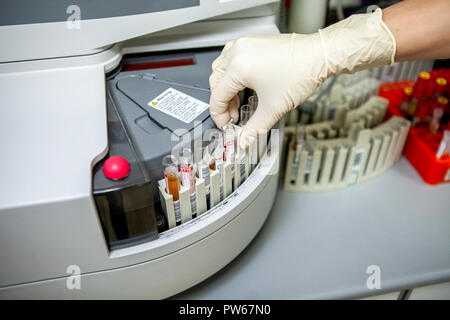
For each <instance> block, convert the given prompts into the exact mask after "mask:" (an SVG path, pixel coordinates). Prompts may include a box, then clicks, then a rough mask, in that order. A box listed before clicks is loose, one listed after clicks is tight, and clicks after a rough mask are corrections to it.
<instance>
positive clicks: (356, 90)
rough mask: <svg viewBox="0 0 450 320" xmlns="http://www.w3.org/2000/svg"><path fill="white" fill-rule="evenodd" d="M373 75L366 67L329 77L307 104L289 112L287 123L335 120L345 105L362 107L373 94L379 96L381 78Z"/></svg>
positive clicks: (291, 124)
mask: <svg viewBox="0 0 450 320" xmlns="http://www.w3.org/2000/svg"><path fill="white" fill-rule="evenodd" d="M370 74H371V73H370V71H368V70H363V71H360V72H357V73H355V74H352V75H349V74H342V75H339V76H336V77H335V80H334V81H330V79H327V80H326V81H325V82H324V83H323V84H322V85H321V86H319V88H318V89H317V90H316V92H315V93H314V94H313V95H312V96H311V97H310V98H309V99H308V100H307V102H306V103H304V104H302V105H301V106H299V107H298V108H296V109H294V110H292V111H290V112H289V113H288V115H287V119H286V123H287V125H288V126H295V125H296V124H297V123H300V124H308V123H321V122H325V121H329V120H334V119H336V117H338V115H339V111H340V109H341V108H342V106H344V105H345V106H346V107H347V108H348V109H350V110H352V109H356V108H358V107H359V106H360V105H361V104H363V103H364V102H366V101H367V99H369V97H370V96H373V95H378V88H379V85H380V81H379V80H376V79H374V78H371V75H370ZM306 105H308V106H309V108H306ZM305 109H310V110H307V111H305Z"/></svg>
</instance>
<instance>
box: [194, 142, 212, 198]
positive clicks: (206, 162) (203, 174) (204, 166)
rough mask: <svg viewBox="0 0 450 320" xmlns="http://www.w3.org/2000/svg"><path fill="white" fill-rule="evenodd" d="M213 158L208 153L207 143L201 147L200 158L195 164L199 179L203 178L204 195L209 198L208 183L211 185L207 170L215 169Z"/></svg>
mask: <svg viewBox="0 0 450 320" xmlns="http://www.w3.org/2000/svg"><path fill="white" fill-rule="evenodd" d="M211 160H213V158H212V157H211V156H210V154H209V145H208V146H206V147H203V148H202V159H201V160H200V162H199V163H198V164H197V174H198V177H199V178H200V179H203V180H205V192H206V197H207V198H209V194H210V185H211V179H210V176H209V170H210V169H212V170H215V167H216V166H215V163H214V162H213V161H211ZM211 165H213V168H211Z"/></svg>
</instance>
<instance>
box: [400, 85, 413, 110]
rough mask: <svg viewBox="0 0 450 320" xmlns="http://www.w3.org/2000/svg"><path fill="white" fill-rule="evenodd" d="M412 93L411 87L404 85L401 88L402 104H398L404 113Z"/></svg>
mask: <svg viewBox="0 0 450 320" xmlns="http://www.w3.org/2000/svg"><path fill="white" fill-rule="evenodd" d="M412 93H413V88H412V87H406V88H404V89H403V96H402V104H401V105H400V110H401V111H403V112H405V113H406V112H408V105H409V103H410V102H411V98H412Z"/></svg>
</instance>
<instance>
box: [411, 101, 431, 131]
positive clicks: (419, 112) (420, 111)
mask: <svg viewBox="0 0 450 320" xmlns="http://www.w3.org/2000/svg"><path fill="white" fill-rule="evenodd" d="M428 109H429V103H428V101H427V100H420V101H419V103H418V104H417V107H416V112H414V118H413V120H412V123H411V126H413V127H415V126H417V125H418V124H419V123H420V122H422V121H423V120H424V119H425V117H426V116H427V114H428Z"/></svg>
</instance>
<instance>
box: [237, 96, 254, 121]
mask: <svg viewBox="0 0 450 320" xmlns="http://www.w3.org/2000/svg"><path fill="white" fill-rule="evenodd" d="M250 98H251V97H250ZM255 110H256V107H255V106H253V105H251V104H244V105H243V106H241V114H240V119H241V121H240V125H241V126H245V124H246V123H247V121H248V120H250V118H251V116H252V115H253V114H254V113H255Z"/></svg>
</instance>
